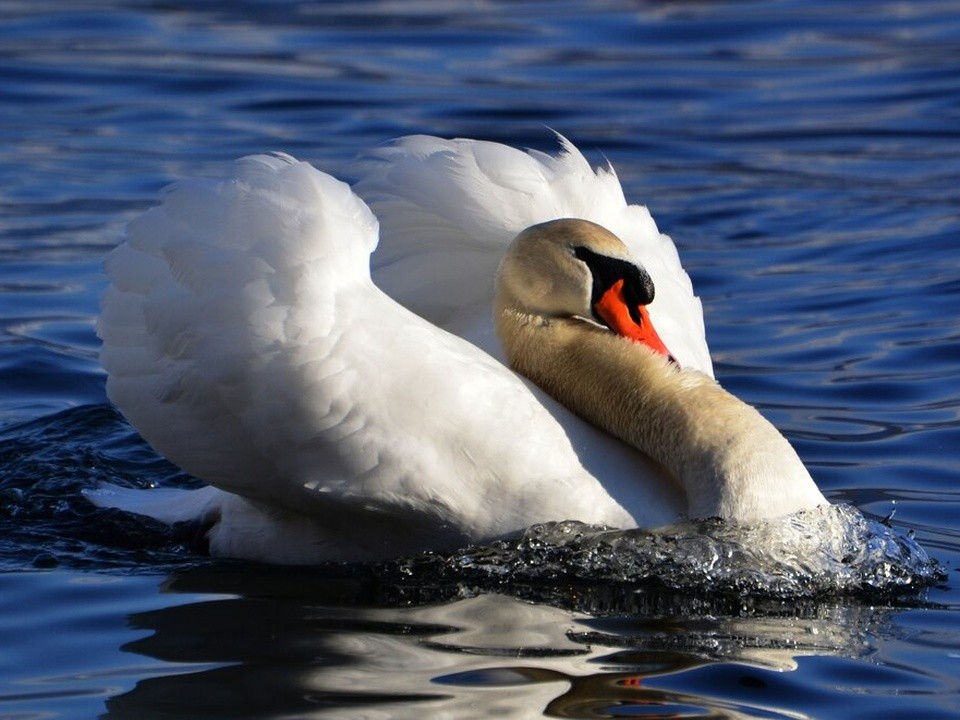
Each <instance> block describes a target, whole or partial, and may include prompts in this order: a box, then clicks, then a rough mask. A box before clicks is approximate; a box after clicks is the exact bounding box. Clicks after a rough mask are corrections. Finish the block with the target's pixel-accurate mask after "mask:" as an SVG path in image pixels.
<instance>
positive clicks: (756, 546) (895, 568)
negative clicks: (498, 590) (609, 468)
mask: <svg viewBox="0 0 960 720" xmlns="http://www.w3.org/2000/svg"><path fill="white" fill-rule="evenodd" d="M403 568H404V571H405V572H407V573H408V574H410V575H411V576H423V575H429V574H430V573H431V572H435V573H437V574H438V575H440V576H442V577H447V578H448V579H452V578H454V577H459V578H461V579H463V578H469V579H470V581H472V582H475V583H477V584H479V585H481V586H484V587H489V586H496V585H505V584H509V583H527V584H533V583H554V582H571V581H573V582H581V583H584V582H589V583H615V584H620V585H622V584H632V585H645V584H646V585H650V584H652V585H656V586H659V587H660V588H664V589H667V590H674V591H695V592H698V593H735V594H738V595H751V596H755V597H762V598H783V599H786V598H818V597H827V596H836V595H864V596H871V597H875V596H878V595H884V596H888V597H889V596H893V595H896V594H898V593H903V592H918V591H919V590H921V589H923V588H925V587H927V586H929V585H931V584H933V583H935V582H937V581H938V580H940V579H942V577H943V571H942V569H941V567H940V565H939V563H937V562H936V561H935V560H933V559H931V558H930V557H929V556H928V555H927V553H926V551H925V550H924V549H923V548H922V547H920V545H919V544H917V543H916V542H915V541H914V540H913V538H912V537H910V536H905V535H902V534H900V533H898V532H897V531H895V530H893V529H892V528H889V527H887V526H886V525H884V524H883V523H880V522H877V521H874V520H871V519H868V518H867V517H865V516H864V515H863V514H862V513H860V512H859V511H858V510H857V509H855V508H852V507H849V506H845V505H824V506H822V507H819V508H816V509H813V510H807V511H803V512H801V513H797V514H795V515H792V516H789V517H786V518H780V519H777V520H774V521H769V522H765V523H761V524H757V525H753V526H739V525H735V524H731V523H726V522H723V521H721V520H709V521H705V522H701V523H687V524H683V525H677V526H674V527H671V528H668V529H663V530H658V531H655V532H650V531H644V530H610V529H608V528H601V527H595V526H590V525H585V524H583V523H579V522H572V521H568V522H555V523H546V524H542V525H535V526H533V527H531V528H530V529H529V530H527V532H526V533H524V535H523V536H522V537H521V538H519V539H518V540H512V541H503V542H499V543H494V544H492V545H490V546H485V547H480V548H468V549H466V550H461V551H459V552H457V553H453V554H452V555H446V556H442V555H436V556H424V557H421V558H418V559H414V560H411V561H409V562H407V563H406V564H405V565H404V566H403Z"/></svg>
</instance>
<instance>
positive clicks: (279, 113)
mask: <svg viewBox="0 0 960 720" xmlns="http://www.w3.org/2000/svg"><path fill="white" fill-rule="evenodd" d="M958 67H960V3H957V2H950V1H948V0H942V1H938V2H914V3H884V2H878V3H860V2H849V1H847V2H844V1H841V2H828V1H827V0H823V1H821V2H818V1H816V0H814V1H813V2H806V1H801V0H782V1H781V2H728V3H698V2H650V3H633V2H629V3H628V2H616V1H614V0H610V1H607V2H602V1H599V0H598V1H597V2H592V3H587V2H553V1H549V0H543V1H540V2H524V3H514V2H509V3H508V2H502V3H498V2H484V3H473V4H470V3H461V2H450V3H444V2H435V3H401V2H396V3H390V2H386V3H372V2H371V3H365V2H360V3H355V4H349V5H339V4H326V3H302V2H267V1H266V0H262V1H261V2H257V1H256V0H246V1H244V2H206V3H195V4H191V3H184V4H182V6H178V5H177V4H174V3H155V2H150V1H148V0H139V1H134V2H125V3H110V2H106V1H101V2H97V1H95V0H88V1H85V2H72V1H68V0H59V1H58V0H39V1H38V2H31V3H17V2H0V140H2V142H0V570H2V572H0V718H18V719H19V718H31V719H32V718H40V717H44V718H46V717H63V718H91V717H98V716H104V717H116V718H147V717H154V718H161V717H162V718H200V717H230V718H247V717H249V718H253V717H258V718H260V717H263V718H268V717H269V718H273V717H314V716H318V717H319V716H323V717H344V718H360V717H364V718H379V717H383V718H400V717H415V718H421V717H431V718H442V717H452V718H467V717H492V716H498V715H499V716H506V717H524V718H525V717H540V716H542V715H547V716H561V717H576V718H597V717H665V716H678V717H756V718H778V717H789V718H796V717H817V718H861V717H862V718H871V719H873V718H901V717H915V718H948V717H957V716H958V715H960V614H958V610H960V591H958V589H957V581H958V577H957V570H958V564H957V563H958V561H960V491H958V487H960V482H958V481H960V382H958V379H960V351H958V349H957V348H958V344H960V343H958V341H960V203H958V200H960V190H958V188H960V73H958V72H957V68H958ZM547 127H549V128H555V129H556V130H558V131H561V132H563V133H564V134H565V135H567V136H568V137H570V138H571V139H572V140H573V141H574V142H575V143H577V145H578V146H580V147H581V148H582V149H583V150H584V151H585V152H586V153H587V155H588V156H589V157H590V158H591V159H592V160H593V161H594V162H596V163H602V162H605V161H606V160H609V161H611V162H612V163H613V164H614V165H615V167H616V169H617V172H618V174H619V177H620V179H621V181H622V183H623V185H624V188H625V191H626V194H627V196H628V198H629V199H631V200H632V201H634V202H643V203H646V204H647V205H648V206H649V207H650V209H651V211H652V213H653V215H654V217H655V218H656V219H657V221H658V224H659V226H660V227H661V229H663V230H664V231H665V232H667V233H669V234H670V235H671V236H672V237H673V238H674V239H675V241H676V243H677V245H678V248H679V250H680V253H681V257H682V259H683V261H684V264H685V266H686V267H687V269H688V271H689V272H690V275H691V277H692V278H693V281H694V284H695V287H696V289H697V291H698V293H699V294H700V295H701V297H702V298H703V301H704V308H705V315H706V322H707V331H708V340H709V342H710V345H711V348H712V351H713V355H714V359H715V362H716V369H717V375H718V377H719V378H720V380H721V381H722V383H723V384H724V385H725V386H726V387H727V388H728V389H729V390H731V391H732V392H734V393H736V394H738V395H739V396H741V397H742V398H744V399H746V400H748V401H749V402H751V403H754V404H756V405H758V406H759V407H760V408H761V409H762V410H763V412H764V413H765V414H766V415H767V416H768V417H769V418H771V420H773V421H774V423H775V424H776V425H777V426H778V427H780V428H781V429H782V430H783V431H784V432H785V433H786V434H787V435H788V437H789V438H790V439H791V441H792V442H793V443H794V445H795V446H796V447H797V449H798V451H799V453H800V455H801V456H802V458H803V459H804V461H805V462H806V463H807V465H808V466H809V468H810V469H811V472H812V473H813V475H814V477H815V478H816V480H817V482H818V484H819V485H820V487H821V488H822V489H823V490H824V492H825V493H826V494H827V495H828V496H829V497H830V498H831V499H832V500H834V501H839V502H848V503H851V504H852V505H854V506H856V507H857V508H859V509H860V510H861V511H863V512H864V513H865V514H866V515H867V516H868V518H871V519H872V520H874V521H879V520H882V519H883V518H889V519H888V520H887V523H888V524H889V525H890V526H891V528H892V529H893V530H894V531H895V532H897V533H899V534H901V535H902V536H903V537H906V536H907V535H908V534H910V535H913V536H915V540H916V542H918V543H919V544H920V545H921V546H922V547H924V548H926V550H927V551H929V552H930V554H931V555H933V556H934V557H935V558H936V559H937V560H938V561H939V563H940V564H941V566H942V567H943V569H944V571H945V579H943V580H941V581H939V582H937V583H936V584H934V585H933V586H932V587H929V588H928V589H926V590H923V591H919V592H917V593H913V594H907V595H904V596H896V597H893V596H887V597H879V598H878V597H873V596H871V597H866V596H862V595H858V594H857V593H848V594H842V595H838V596H831V597H804V598H795V599H782V598H770V597H766V598H765V597H761V596H755V595H752V594H749V593H747V594H742V595H735V594H734V595H731V594H730V593H721V592H714V591H711V590H710V589H709V588H704V589H703V591H702V592H672V591H670V589H669V588H666V589H664V588H661V589H660V590H659V591H658V590H656V589H655V588H651V587H640V588H638V587H634V586H631V585H628V584H619V583H616V582H612V581H607V582H602V583H592V584H591V583H586V582H580V583H578V582H575V581H572V580H571V579H570V578H565V579H560V580H556V581H553V582H544V581H543V579H542V578H541V579H540V580H539V581H538V580H537V578H532V579H531V578H530V577H528V576H523V577H514V579H512V580H511V578H509V577H508V578H505V579H501V580H500V581H497V580H496V579H494V578H491V576H490V575H489V573H487V574H485V575H478V574H477V573H475V572H473V571H472V570H473V569H475V566H476V564H477V557H476V556H471V555H464V556H460V557H459V558H458V561H459V562H460V563H461V564H463V565H464V566H465V565H467V564H469V565H470V566H471V572H467V568H466V567H464V568H463V572H462V573H460V574H457V573H456V572H452V571H451V568H450V567H449V566H445V567H444V568H443V572H442V573H440V574H438V575H429V576H428V577H429V578H431V579H430V580H429V581H426V580H423V577H424V576H423V575H422V574H421V575H418V573H421V572H422V567H423V566H428V565H430V564H431V563H434V564H436V560H435V559H425V560H422V561H419V562H417V563H412V564H409V565H404V566H401V567H394V568H390V569H389V570H388V569H384V568H379V569H378V568H374V569H369V568H367V569H362V568H360V569H358V568H346V569H329V568H328V569H303V570H290V569H286V570H278V569H273V568H268V567H262V566H254V565H249V564H243V563H234V562H222V561H212V560H209V559H207V558H205V557H204V556H202V555H201V554H199V550H198V547H197V542H196V538H194V537H191V535H190V533H189V532H188V531H179V530H178V531H172V530H169V529H165V528H162V527H160V526H154V525H153V524H151V523H147V522H142V521H140V520H136V521H131V519H130V518H127V517H124V516H122V515H120V514H118V513H109V512H104V511H95V510H94V509H93V508H91V507H90V506H89V505H88V504H86V502H85V501H84V500H83V497H82V495H81V491H82V490H83V489H84V488H87V487H91V486H92V485H93V484H94V483H96V482H97V481H99V480H110V481H115V482H126V483H128V484H129V483H139V484H149V483H157V484H166V483H169V484H179V485H183V484H188V483H190V482H191V481H190V479H189V478H185V477H184V476H182V475H181V474H179V473H178V472H177V471H176V469H175V468H172V467H171V466H169V465H168V464H166V463H165V462H164V461H163V460H162V459H160V458H158V457H157V456H156V455H154V454H153V453H152V451H150V450H149V448H147V447H146V446H145V445H144V444H143V443H142V442H141V441H140V440H139V439H138V437H137V436H136V433H135V432H134V431H133V430H132V429H131V428H130V427H129V426H128V425H127V424H126V423H125V422H124V421H123V420H122V419H121V418H120V417H119V416H117V415H116V414H115V413H114V412H113V411H112V410H111V409H110V408H109V407H108V406H107V405H106V398H105V395H104V390H103V386H104V377H103V373H102V371H101V370H100V368H99V365H98V362H97V357H96V356H97V347H98V341H97V339H96V337H95V334H94V330H93V322H94V317H95V316H96V312H97V298H98V295H99V293H100V291H101V289H102V288H103V286H104V279H103V277H102V275H101V270H100V263H101V258H102V256H103V254H104V253H105V252H106V251H107V250H109V249H110V248H111V247H113V246H114V245H115V244H116V243H117V242H118V241H119V239H120V237H121V234H122V229H123V226H124V224H125V223H126V222H127V221H129V220H130V219H131V218H132V217H134V216H135V215H136V214H137V213H138V212H140V211H142V210H143V209H144V208H146V207H148V206H149V205H150V204H151V203H152V202H154V200H155V198H156V196H157V193H158V191H159V190H160V188H161V187H162V186H164V185H165V184H167V183H168V182H170V181H172V180H175V179H177V178H181V177H187V176H196V175H217V174H223V173H224V172H225V171H226V168H227V167H228V164H229V161H230V160H232V159H233V158H235V157H238V156H241V155H244V154H247V153H252V152H262V151H267V150H284V151H287V152H290V153H292V154H294V155H297V156H300V157H303V158H305V159H309V160H311V161H312V162H314V163H315V164H317V165H318V166H319V167H321V168H323V169H324V170H327V171H329V172H332V173H334V174H337V173H340V172H342V171H343V169H344V168H345V167H346V166H347V164H348V162H349V161H350V160H351V159H352V158H353V157H354V155H355V154H356V153H358V152H359V151H360V150H362V149H363V148H366V147H369V146H371V145H374V144H376V143H379V142H382V141H384V140H386V139H388V138H391V137H395V136H398V135H403V134H408V133H411V132H427V133H431V134H436V135H445V136H470V137H483V138H486V139H492V140H498V141H501V142H506V143H509V144H512V145H517V146H523V147H534V148H537V149H541V150H552V149H553V148H554V141H553V139H552V136H551V134H550V132H549V131H548V130H547V129H546V128H547ZM519 557H521V558H526V557H537V556H536V555H533V556H525V555H521V556H519ZM514 559H515V560H516V556H515V557H514ZM487 560H489V557H487ZM405 574H406V576H405ZM405 577H407V579H406V580H405ZM409 577H413V578H414V579H413V580H410V579H409ZM671 714H672V715H671Z"/></svg>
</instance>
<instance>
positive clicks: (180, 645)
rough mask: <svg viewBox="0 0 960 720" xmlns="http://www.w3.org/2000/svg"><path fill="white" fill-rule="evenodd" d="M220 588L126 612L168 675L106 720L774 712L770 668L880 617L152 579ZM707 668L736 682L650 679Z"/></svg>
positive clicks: (130, 695) (821, 651)
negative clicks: (685, 687) (378, 599)
mask: <svg viewBox="0 0 960 720" xmlns="http://www.w3.org/2000/svg"><path fill="white" fill-rule="evenodd" d="M226 587H231V588H233V589H234V590H235V591H237V592H238V593H239V595H238V597H235V598H229V599H228V598H221V599H204V600H201V601H199V602H188V603H186V604H182V605H176V606H173V607H167V608H162V609H158V610H151V611H147V612H139V613H135V614H133V615H132V616H131V617H130V619H129V623H130V625H131V627H132V628H134V629H136V630H138V631H148V632H149V635H146V636H145V637H142V638H140V639H137V640H134V641H132V642H129V643H127V644H125V645H124V646H123V649H124V650H125V651H128V652H133V653H137V654H140V655H144V656H147V657H149V658H153V659H157V660H162V661H163V662H164V663H168V664H170V665H171V666H172V667H173V668H175V669H176V673H175V674H171V675H165V676H155V677H150V678H147V679H144V680H141V681H140V682H139V683H138V684H137V686H136V687H135V688H134V689H132V690H130V691H128V692H125V693H123V694H121V695H118V696H116V697H113V698H111V699H110V700H109V701H108V703H107V705H108V709H109V713H108V716H109V717H117V718H144V717H155V716H157V715H158V714H160V713H161V712H163V713H168V714H169V715H170V716H173V717H187V716H191V715H192V714H196V715H200V714H204V715H205V714H206V713H212V714H216V715H217V716H223V717H249V716H255V715H256V716H259V715H261V714H263V716H269V717H273V716H277V717H279V716H284V715H294V716H308V715H309V716H313V715H314V714H316V715H317V716H320V715H321V714H322V716H323V717H344V718H358V717H362V718H378V717H383V718H401V717H410V718H421V717H431V718H469V717H517V718H519V717H530V716H532V715H538V714H539V713H540V712H541V711H542V712H545V713H546V714H547V715H548V716H551V717H581V718H594V717H596V718H599V717H609V716H610V714H611V712H612V710H611V709H612V708H617V710H616V713H619V714H631V715H636V714H642V711H643V709H644V708H646V709H647V710H649V711H651V712H655V713H656V714H658V715H663V714H666V713H668V712H672V711H675V712H681V709H684V710H682V712H691V711H694V710H695V711H696V712H695V714H697V715H698V716H701V714H702V713H704V712H706V713H708V716H711V715H716V716H718V717H752V716H754V713H755V712H758V711H762V712H764V713H770V715H766V716H767V717H770V716H779V715H780V711H778V710H777V707H778V704H779V703H778V698H777V697H776V694H775V692H773V688H771V687H769V686H768V680H767V679H766V678H768V677H770V676H769V672H770V671H791V670H794V669H796V667H797V659H798V658H800V657H803V656H807V655H821V656H822V655H830V656H838V657H845V658H858V657H863V656H865V655H867V654H868V653H869V652H870V651H871V646H870V642H871V641H870V638H871V637H875V636H876V635H877V634H878V633H882V632H884V631H885V627H886V625H887V624H888V622H889V618H890V615H891V613H892V611H891V610H887V609H883V608H869V607H863V606H856V605H847V606H844V605H811V606H809V607H808V608H807V609H806V611H804V612H799V613H797V612H796V611H795V609H789V610H786V611H784V612H783V614H782V616H779V617H778V616H777V614H776V613H775V612H774V613H770V612H765V613H763V614H750V613H747V614H744V615H743V616H729V615H728V616H723V615H720V616H718V615H715V614H711V613H708V612H703V611H700V612H693V613H691V614H689V615H686V614H672V615H660V616H658V615H657V614H646V615H641V616H637V615H611V616H607V617H599V618H598V617H593V616H589V615H583V614H580V613H577V612H569V611H565V610H562V609H560V608H556V607H550V606H544V605H538V604H532V603H528V602H524V601H521V600H518V599H515V598H511V597H507V596H503V595H497V594H484V595H479V596H475V597H467V598H464V599H460V600H453V601H450V602H448V603H443V604H436V605H426V606H421V607H417V606H413V607H409V608H402V607H383V606H375V605H374V606H361V607H356V606H353V605H352V604H348V605H344V604H338V600H339V601H340V602H341V603H342V601H343V599H344V594H349V593H353V592H355V590H356V588H355V587H352V586H351V583H349V582H346V581H344V582H342V583H340V584H338V583H336V582H329V581H328V579H325V578H322V577H314V578H313V579H311V577H310V576H309V575H305V576H298V577H288V576H286V575H285V574H282V573H280V572H276V571H266V574H265V575H260V576H258V575H257V574H256V573H250V572H248V571H244V572H242V573H237V574H236V575H226V576H225V575H224V573H223V571H222V570H221V571H216V570H214V571H194V572H187V573H183V574H179V575H174V576H172V577H171V578H169V579H168V580H167V582H166V583H165V584H164V588H165V590H166V591H167V592H176V593H180V592H183V593H198V592H199V593H202V592H214V591H221V592H222V591H223V589H224V588H226ZM265 588H269V593H265V592H264V589H265ZM247 592H250V593H251V594H249V595H248V594H246V593H247ZM191 666H193V667H195V668H196V669H195V670H189V668H190V667H191ZM709 666H718V667H721V668H722V669H723V672H724V673H725V674H726V676H727V677H728V679H733V678H736V680H735V681H734V682H733V685H732V687H730V688H728V689H727V690H726V691H723V692H720V693H718V694H717V696H716V697H714V698H704V697H697V696H694V695H691V694H689V693H684V692H678V691H676V690H673V689H670V688H669V687H660V685H659V682H658V681H659V680H661V679H662V678H665V677H667V676H670V675H673V674H675V673H678V672H689V671H693V670H695V669H697V668H704V667H709ZM765 689H766V692H765ZM783 716H785V717H786V716H790V717H797V715H796V714H787V715H783Z"/></svg>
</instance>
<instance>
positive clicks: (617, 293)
mask: <svg viewBox="0 0 960 720" xmlns="http://www.w3.org/2000/svg"><path fill="white" fill-rule="evenodd" d="M593 307H594V310H596V313H597V315H599V316H600V317H601V318H602V319H603V321H604V322H605V323H606V324H607V325H608V326H609V327H610V329H611V330H613V331H614V332H615V333H617V335H622V336H623V337H625V338H629V339H630V340H633V341H634V342H638V343H643V344H644V345H646V346H647V347H648V348H650V349H651V350H653V351H654V352H657V353H659V354H661V355H663V356H664V357H666V358H667V359H669V360H670V361H671V362H674V363H675V362H676V360H674V358H673V355H671V354H670V351H669V350H667V346H666V345H664V344H663V340H661V339H660V336H659V335H657V331H656V330H654V329H653V323H652V322H650V315H649V313H648V312H647V307H646V306H645V305H637V307H636V308H635V310H636V314H637V317H638V319H636V320H635V319H634V315H633V314H632V313H631V312H630V308H629V307H628V306H627V303H626V300H624V299H623V280H622V279H621V280H617V281H616V282H615V283H613V285H611V286H610V287H609V288H608V289H607V291H606V292H604V293H603V296H602V297H601V298H600V300H598V301H597V303H596V304H595V305H594V306H593Z"/></svg>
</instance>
